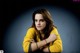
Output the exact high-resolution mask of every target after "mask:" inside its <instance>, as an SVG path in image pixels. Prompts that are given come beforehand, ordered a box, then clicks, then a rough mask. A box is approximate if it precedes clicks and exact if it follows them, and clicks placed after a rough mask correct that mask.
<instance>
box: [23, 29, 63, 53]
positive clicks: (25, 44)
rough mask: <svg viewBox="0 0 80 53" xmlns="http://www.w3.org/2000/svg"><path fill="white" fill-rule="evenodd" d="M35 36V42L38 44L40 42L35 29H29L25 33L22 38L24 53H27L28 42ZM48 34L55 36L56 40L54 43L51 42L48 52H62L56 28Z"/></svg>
mask: <svg viewBox="0 0 80 53" xmlns="http://www.w3.org/2000/svg"><path fill="white" fill-rule="evenodd" d="M35 34H36V38H37V41H38V42H39V41H41V40H40V37H38V34H37V33H36V30H35V28H29V29H28V31H27V32H26V36H25V37H24V40H23V50H24V52H29V48H30V40H31V39H34V37H35ZM50 34H56V36H57V39H56V40H55V41H54V42H51V43H50V44H49V46H48V47H49V50H50V52H62V50H63V47H62V40H61V38H60V35H59V33H58V31H57V28H54V29H53V30H52V31H51V32H50Z"/></svg>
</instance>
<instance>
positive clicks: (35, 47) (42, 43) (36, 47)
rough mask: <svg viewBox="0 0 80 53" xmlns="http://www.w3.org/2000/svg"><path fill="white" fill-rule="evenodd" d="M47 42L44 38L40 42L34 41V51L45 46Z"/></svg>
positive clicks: (32, 46)
mask: <svg viewBox="0 0 80 53" xmlns="http://www.w3.org/2000/svg"><path fill="white" fill-rule="evenodd" d="M46 44H47V43H46V41H45V40H42V41H40V42H34V43H31V49H32V51H35V50H37V49H39V48H41V47H43V46H45V45H46Z"/></svg>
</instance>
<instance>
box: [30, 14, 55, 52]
mask: <svg viewBox="0 0 80 53" xmlns="http://www.w3.org/2000/svg"><path fill="white" fill-rule="evenodd" d="M35 27H36V28H37V30H38V31H40V33H41V35H42V34H43V29H44V28H45V27H46V21H45V20H44V19H43V16H42V14H36V15H35ZM55 39H56V35H55V34H50V36H49V37H48V38H47V39H45V40H46V41H45V40H42V41H40V42H35V41H34V40H31V42H32V44H31V49H32V51H35V50H37V49H41V48H42V47H44V46H46V44H48V43H50V42H52V41H54V40H55ZM46 42H47V43H46ZM36 43H37V45H36ZM37 46H38V48H37ZM41 50H43V51H44V52H49V50H48V48H47V47H44V49H41Z"/></svg>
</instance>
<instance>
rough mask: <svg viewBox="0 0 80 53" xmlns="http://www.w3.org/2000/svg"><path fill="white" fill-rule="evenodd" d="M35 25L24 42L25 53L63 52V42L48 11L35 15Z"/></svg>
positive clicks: (41, 10)
mask: <svg viewBox="0 0 80 53" xmlns="http://www.w3.org/2000/svg"><path fill="white" fill-rule="evenodd" d="M32 19H33V24H32V26H31V27H30V28H29V29H28V31H27V33H26V36H25V37H24V41H23V50H24V52H38V53H39V52H40V53H41V52H62V40H61V38H60V35H59V33H58V31H57V28H56V27H55V26H54V25H53V21H52V18H51V15H50V13H49V11H48V10H46V9H38V10H36V11H34V13H33V17H32Z"/></svg>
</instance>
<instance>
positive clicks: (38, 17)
mask: <svg viewBox="0 0 80 53" xmlns="http://www.w3.org/2000/svg"><path fill="white" fill-rule="evenodd" d="M35 19H43V15H42V14H36V15H35Z"/></svg>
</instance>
